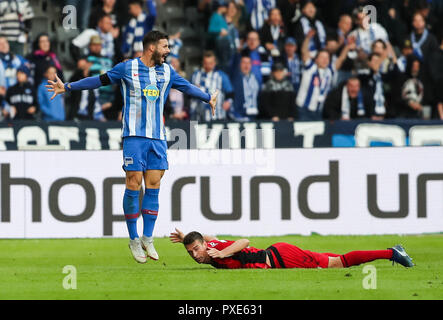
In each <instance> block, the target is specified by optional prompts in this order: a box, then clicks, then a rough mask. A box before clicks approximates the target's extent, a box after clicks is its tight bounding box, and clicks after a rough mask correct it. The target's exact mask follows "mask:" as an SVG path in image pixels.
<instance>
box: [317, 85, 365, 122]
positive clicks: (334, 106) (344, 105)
mask: <svg viewBox="0 0 443 320" xmlns="http://www.w3.org/2000/svg"><path fill="white" fill-rule="evenodd" d="M372 106H373V103H372V101H371V97H370V96H368V95H367V94H366V92H364V91H363V90H362V88H361V85H360V80H359V79H358V78H357V77H351V78H349V79H348V80H347V81H346V82H344V83H342V84H341V85H340V86H338V87H337V88H336V89H334V90H332V91H331V92H330V93H329V94H328V96H327V98H326V101H325V106H324V111H323V117H324V119H327V120H351V119H361V118H371V116H372V113H373V111H372V109H371V108H372Z"/></svg>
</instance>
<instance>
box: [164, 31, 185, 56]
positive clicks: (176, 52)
mask: <svg viewBox="0 0 443 320" xmlns="http://www.w3.org/2000/svg"><path fill="white" fill-rule="evenodd" d="M180 37H181V32H180V31H179V32H177V33H175V34H172V35H170V36H169V50H171V53H170V54H169V56H168V57H167V58H166V61H167V62H168V63H170V62H171V60H172V59H173V58H175V59H180V49H181V48H182V47H183V41H182V40H181V39H180Z"/></svg>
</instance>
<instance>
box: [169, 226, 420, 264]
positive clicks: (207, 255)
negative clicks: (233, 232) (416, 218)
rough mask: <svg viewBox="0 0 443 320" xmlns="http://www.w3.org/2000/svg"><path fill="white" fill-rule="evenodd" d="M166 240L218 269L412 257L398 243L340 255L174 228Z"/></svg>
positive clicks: (404, 260) (403, 261)
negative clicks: (259, 244) (262, 245)
mask: <svg viewBox="0 0 443 320" xmlns="http://www.w3.org/2000/svg"><path fill="white" fill-rule="evenodd" d="M175 231H176V232H172V233H171V235H170V237H169V238H170V240H171V241H172V242H173V243H183V244H184V246H185V248H186V251H188V253H189V255H190V256H191V257H192V258H193V259H194V260H195V261H196V262H198V263H204V264H210V265H212V266H213V267H215V268H219V269H241V268H253V269H269V268H348V267H351V266H356V265H359V264H362V263H366V262H371V261H374V260H378V259H386V260H390V261H393V262H397V263H399V264H401V265H402V266H404V267H407V268H408V267H413V266H414V264H413V263H412V259H411V258H410V257H409V256H408V254H407V253H406V252H405V249H404V248H403V247H402V246H401V245H396V246H394V247H392V248H389V249H387V250H375V251H351V252H349V253H346V254H343V255H340V254H335V253H317V252H312V251H308V250H302V249H300V248H298V247H296V246H294V245H292V244H289V243H284V242H280V243H276V244H273V245H271V246H270V247H269V248H267V249H266V250H263V249H256V248H253V247H249V240H248V239H240V240H237V241H226V240H218V239H217V238H215V237H211V236H206V235H205V236H203V235H202V234H200V233H199V232H196V231H193V232H191V233H189V234H187V235H186V236H185V235H184V233H183V232H181V231H180V230H178V229H175Z"/></svg>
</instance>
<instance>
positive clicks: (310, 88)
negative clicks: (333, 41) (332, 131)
mask: <svg viewBox="0 0 443 320" xmlns="http://www.w3.org/2000/svg"><path fill="white" fill-rule="evenodd" d="M314 35H315V31H314V30H310V31H309V32H308V34H307V35H306V37H305V40H304V42H303V45H302V48H301V53H302V61H303V65H304V69H303V72H302V80H301V84H300V90H299V92H298V94H297V99H296V104H297V107H298V108H297V114H298V119H299V120H302V121H305V120H310V121H318V120H321V119H322V118H323V105H324V102H325V99H326V97H327V95H328V93H329V90H330V89H331V86H332V82H333V80H334V74H335V73H336V71H337V70H340V68H341V66H342V65H343V62H344V61H345V59H346V56H347V55H348V53H349V51H350V50H354V49H355V48H356V46H355V43H354V42H350V43H348V44H347V45H346V46H345V47H344V49H343V50H342V52H341V53H340V56H339V57H338V58H337V59H336V61H335V63H331V60H330V56H329V52H328V51H326V50H324V49H322V50H320V51H318V53H317V55H316V57H315V60H312V59H311V52H310V50H309V46H310V43H311V41H312V39H313V37H314Z"/></svg>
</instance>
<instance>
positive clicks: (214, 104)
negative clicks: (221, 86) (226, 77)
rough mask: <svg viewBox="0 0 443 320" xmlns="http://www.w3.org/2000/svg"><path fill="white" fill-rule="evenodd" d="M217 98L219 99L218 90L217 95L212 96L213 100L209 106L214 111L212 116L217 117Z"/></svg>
mask: <svg viewBox="0 0 443 320" xmlns="http://www.w3.org/2000/svg"><path fill="white" fill-rule="evenodd" d="M217 97H218V90H217V91H215V93H214V94H213V95H212V96H211V100H210V101H209V105H210V106H211V109H212V116H213V117H214V116H215V108H216V106H217Z"/></svg>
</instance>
